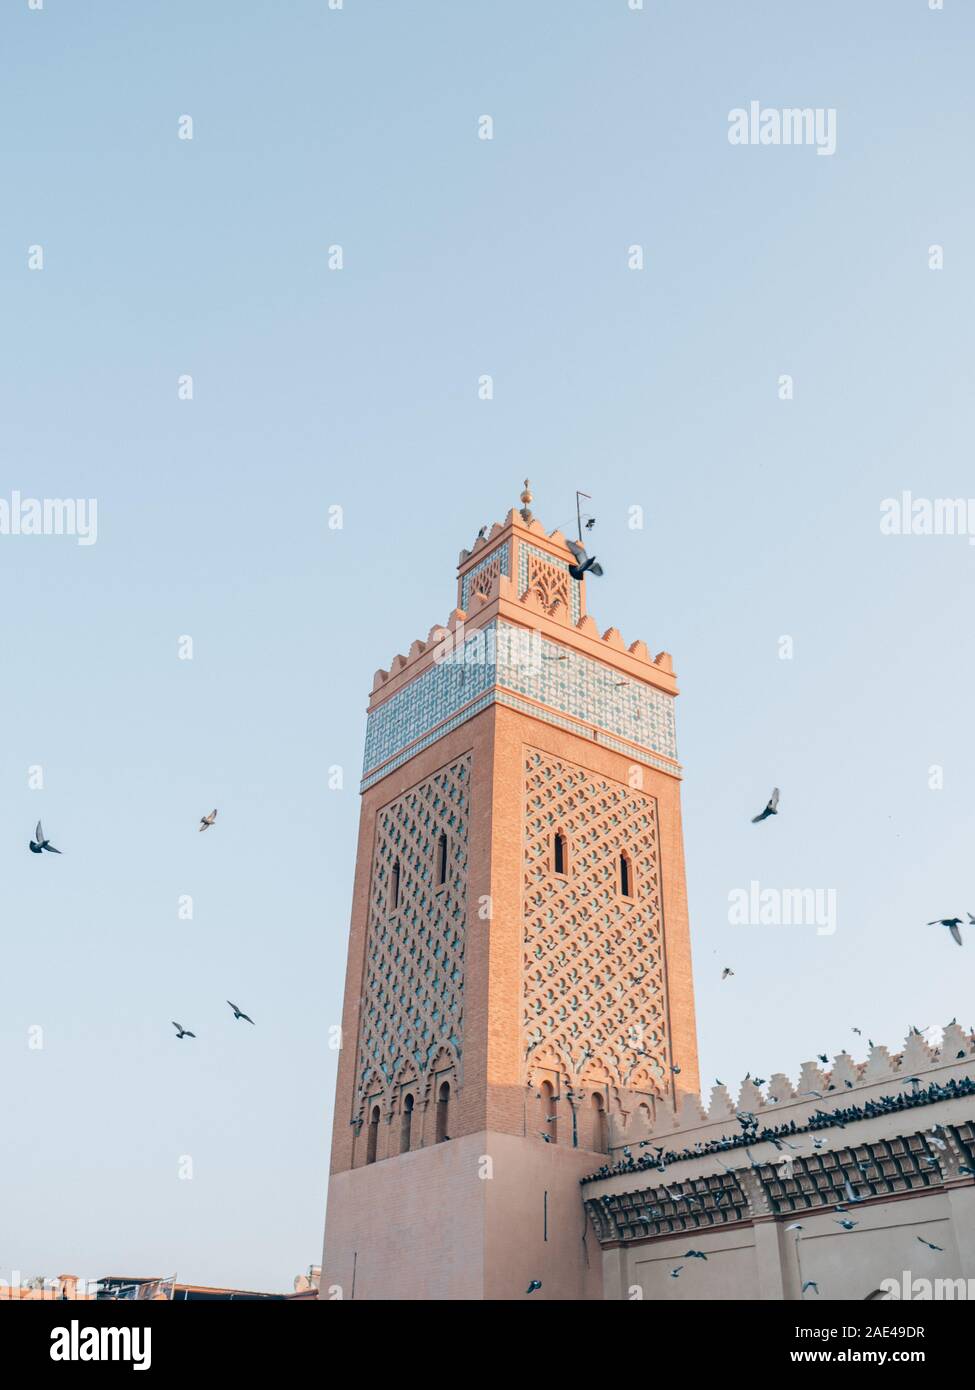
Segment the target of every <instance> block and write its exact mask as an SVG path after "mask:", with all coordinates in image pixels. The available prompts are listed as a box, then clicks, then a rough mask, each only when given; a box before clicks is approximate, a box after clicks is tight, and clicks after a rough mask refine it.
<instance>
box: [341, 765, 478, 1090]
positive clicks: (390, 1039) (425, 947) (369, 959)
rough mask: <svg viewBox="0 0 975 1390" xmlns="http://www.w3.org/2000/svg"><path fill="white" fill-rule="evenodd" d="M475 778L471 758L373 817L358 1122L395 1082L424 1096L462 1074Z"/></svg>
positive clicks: (358, 1055)
mask: <svg viewBox="0 0 975 1390" xmlns="http://www.w3.org/2000/svg"><path fill="white" fill-rule="evenodd" d="M470 776H471V761H470V756H469V755H465V756H464V757H462V758H458V759H457V760H456V761H455V762H453V763H451V764H450V765H449V766H447V767H444V768H441V770H440V771H439V772H437V773H435V774H434V775H433V776H432V777H430V778H428V779H427V780H426V781H424V782H421V783H420V784H419V785H417V786H415V787H412V788H411V789H410V790H409V791H407V792H405V793H404V794H403V795H402V796H400V797H398V798H397V799H396V800H395V801H393V802H391V803H390V804H389V805H388V806H386V807H384V808H383V810H382V811H381V812H380V813H379V815H378V816H377V819H376V847H375V852H374V856H373V865H372V879H371V884H370V899H369V931H368V937H367V942H366V970H365V978H364V980H363V997H362V1006H361V1010H360V1024H359V1038H358V1045H357V1052H356V1068H357V1072H356V1107H355V1109H356V1116H361V1113H362V1109H363V1105H364V1102H365V1101H366V1100H367V1099H369V1098H370V1097H372V1096H375V1095H376V1094H377V1093H379V1092H382V1093H384V1094H385V1095H386V1096H389V1091H390V1087H391V1085H392V1083H394V1082H395V1083H396V1084H397V1086H401V1085H402V1084H403V1083H404V1082H406V1081H414V1080H415V1081H416V1082H417V1085H418V1088H419V1089H420V1091H421V1092H423V1091H425V1089H426V1088H427V1086H428V1082H429V1074H430V1073H431V1072H432V1071H436V1070H437V1069H438V1068H441V1069H443V1068H445V1067H453V1066H455V1065H456V1066H457V1067H459V1064H460V1052H461V1040H462V1038H463V1032H464V1027H463V996H464V945H465V941H464V936H465V922H466V919H467V837H468V819H469V805H470ZM441 834H444V835H446V837H447V865H446V867H447V873H446V881H445V882H444V883H443V884H442V885H441V884H439V883H438V881H437V880H438V877H439V864H438V855H439V844H440V836H441ZM397 866H398V874H397V873H396V869H397ZM394 880H395V886H394ZM387 1108H389V1101H388V1100H387ZM356 1116H354V1117H353V1118H356Z"/></svg>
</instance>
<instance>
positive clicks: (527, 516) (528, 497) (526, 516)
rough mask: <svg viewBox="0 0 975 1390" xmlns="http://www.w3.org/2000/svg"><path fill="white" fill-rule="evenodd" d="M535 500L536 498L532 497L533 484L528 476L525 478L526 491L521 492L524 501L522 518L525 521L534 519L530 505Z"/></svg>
mask: <svg viewBox="0 0 975 1390" xmlns="http://www.w3.org/2000/svg"><path fill="white" fill-rule="evenodd" d="M533 501H534V498H533V497H532V492H531V484H530V483H529V481H528V479H527V478H526V479H525V490H524V492H523V493H522V494H521V502H522V507H521V515H522V519H523V520H524V521H531V519H532V514H531V512H530V511H529V507H530V506H531V503H532V502H533Z"/></svg>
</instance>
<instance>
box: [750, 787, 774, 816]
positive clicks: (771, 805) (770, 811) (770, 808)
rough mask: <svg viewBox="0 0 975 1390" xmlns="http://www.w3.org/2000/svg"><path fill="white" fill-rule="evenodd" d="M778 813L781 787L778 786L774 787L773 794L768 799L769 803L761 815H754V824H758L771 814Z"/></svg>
mask: <svg viewBox="0 0 975 1390" xmlns="http://www.w3.org/2000/svg"><path fill="white" fill-rule="evenodd" d="M778 814H779V789H778V787H773V788H772V795H771V796H770V797H769V799H768V805H767V806H766V807H765V810H764V811H763V812H762V813H761V815H760V816H752V825H757V824H758V822H759V821H760V820H767V819H768V817H769V816H777V815H778Z"/></svg>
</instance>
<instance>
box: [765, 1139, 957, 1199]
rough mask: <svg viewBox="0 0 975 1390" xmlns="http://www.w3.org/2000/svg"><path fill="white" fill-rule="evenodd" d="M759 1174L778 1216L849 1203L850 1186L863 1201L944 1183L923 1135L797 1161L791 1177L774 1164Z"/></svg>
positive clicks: (817, 1155)
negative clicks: (847, 1185)
mask: <svg viewBox="0 0 975 1390" xmlns="http://www.w3.org/2000/svg"><path fill="white" fill-rule="evenodd" d="M757 1172H758V1175H759V1177H760V1178H761V1180H762V1183H763V1184H764V1186H765V1190H766V1193H767V1195H768V1199H769V1204H770V1205H771V1207H772V1210H773V1211H775V1212H794V1211H809V1210H810V1209H813V1210H815V1209H816V1208H817V1207H823V1206H830V1205H833V1204H835V1203H836V1202H846V1201H848V1200H849V1193H848V1192H847V1189H846V1184H847V1182H849V1184H850V1186H851V1187H852V1188H853V1191H854V1194H855V1195H856V1196H857V1197H859V1198H861V1199H864V1200H865V1199H866V1198H868V1197H888V1196H893V1195H894V1193H897V1192H912V1191H915V1190H916V1189H918V1188H924V1187H931V1186H933V1185H934V1184H940V1182H941V1174H940V1172H939V1170H938V1167H937V1165H936V1164H935V1162H934V1159H933V1157H932V1152H931V1150H930V1149H929V1148H928V1146H927V1143H926V1142H925V1139H924V1136H923V1135H922V1134H907V1135H904V1136H902V1137H899V1138H897V1139H881V1140H880V1141H879V1142H877V1143H874V1144H858V1145H857V1147H856V1148H853V1149H837V1150H834V1151H833V1152H827V1153H823V1154H811V1155H810V1156H809V1157H807V1158H797V1159H796V1160H795V1162H794V1163H793V1164H792V1166H791V1176H789V1177H785V1176H783V1174H782V1173H781V1172H779V1171H777V1170H776V1169H775V1168H774V1167H772V1166H771V1165H770V1164H762V1165H761V1166H760V1167H759V1168H758V1169H757Z"/></svg>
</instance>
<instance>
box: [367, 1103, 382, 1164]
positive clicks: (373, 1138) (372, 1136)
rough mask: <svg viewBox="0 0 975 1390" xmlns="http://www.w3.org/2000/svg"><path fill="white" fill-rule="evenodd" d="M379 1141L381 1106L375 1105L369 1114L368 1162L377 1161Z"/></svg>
mask: <svg viewBox="0 0 975 1390" xmlns="http://www.w3.org/2000/svg"><path fill="white" fill-rule="evenodd" d="M378 1142H379V1106H378V1105H374V1106H373V1108H372V1114H371V1115H370V1116H369V1137H368V1139H367V1140H366V1162H367V1163H375V1161H376V1145H377V1144H378Z"/></svg>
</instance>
